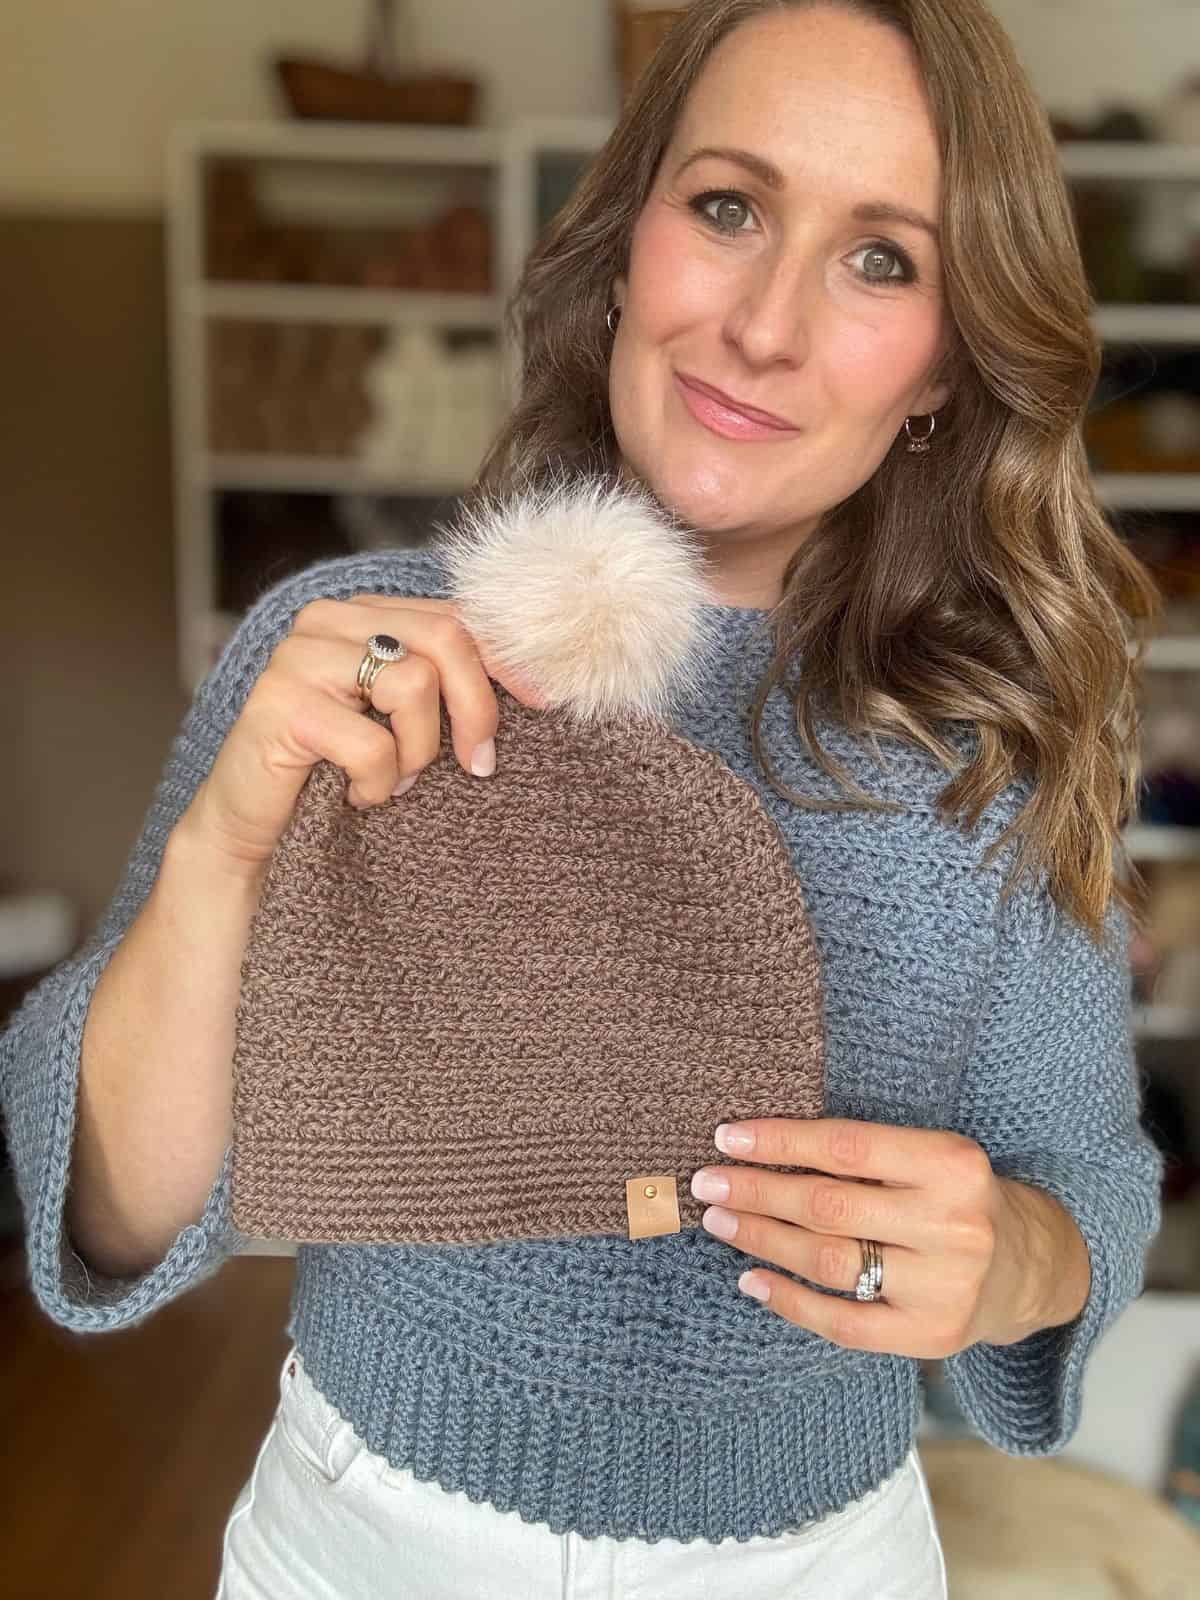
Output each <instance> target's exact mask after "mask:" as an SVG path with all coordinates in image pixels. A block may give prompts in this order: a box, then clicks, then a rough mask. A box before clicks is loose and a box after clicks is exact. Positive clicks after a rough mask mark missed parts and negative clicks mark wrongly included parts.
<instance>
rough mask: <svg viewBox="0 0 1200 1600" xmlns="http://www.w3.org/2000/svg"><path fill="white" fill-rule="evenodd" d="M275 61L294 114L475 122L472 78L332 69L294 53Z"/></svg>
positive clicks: (345, 118) (475, 85) (329, 119)
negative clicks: (386, 75) (386, 74)
mask: <svg viewBox="0 0 1200 1600" xmlns="http://www.w3.org/2000/svg"><path fill="white" fill-rule="evenodd" d="M274 65H275V71H276V73H277V74H278V76H279V81H280V83H281V84H282V85H283V92H284V94H285V95H286V96H287V100H288V104H289V105H290V106H291V108H292V111H293V113H294V114H295V115H296V116H297V117H307V118H317V119H320V120H322V121H327V122H422V123H454V124H457V125H462V124H464V123H471V122H474V120H475V107H476V99H477V96H478V92H479V85H478V83H477V82H476V81H475V80H474V79H473V78H455V77H451V76H450V75H449V74H448V73H437V72H423V73H418V74H414V75H413V76H412V77H384V76H382V74H380V73H377V72H370V71H368V70H366V69H365V68H361V67H336V66H333V65H332V64H331V63H329V62H325V61H312V60H308V59H305V58H301V57H296V56H278V57H276V59H275V63H274Z"/></svg>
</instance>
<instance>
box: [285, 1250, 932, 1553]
mask: <svg viewBox="0 0 1200 1600" xmlns="http://www.w3.org/2000/svg"><path fill="white" fill-rule="evenodd" d="M323 1255H324V1248H323V1247H320V1246H318V1247H315V1248H308V1249H304V1248H302V1249H301V1251H300V1254H299V1258H298V1261H297V1271H296V1281H295V1287H294V1289H293V1294H292V1305H291V1311H290V1315H289V1319H288V1324H287V1333H288V1335H289V1337H290V1338H291V1340H292V1342H293V1343H294V1344H295V1346H296V1347H297V1349H298V1350H299V1352H300V1355H301V1358H302V1360H303V1361H304V1363H305V1367H306V1370H307V1371H308V1373H309V1375H310V1376H311V1378H312V1380H313V1382H314V1383H315V1384H316V1385H317V1387H318V1389H319V1390H320V1391H321V1393H322V1394H323V1395H324V1396H325V1398H326V1399H327V1400H328V1401H329V1402H330V1404H331V1405H333V1406H334V1407H335V1408H336V1410H337V1411H338V1412H339V1413H340V1414H341V1415H342V1416H343V1417H344V1418H345V1419H346V1420H347V1421H348V1422H349V1423H350V1424H351V1425H352V1427H353V1428H354V1430H355V1432H356V1433H358V1435H359V1436H360V1437H361V1438H362V1439H363V1440H364V1441H365V1442H366V1444H367V1446H368V1448H369V1449H371V1450H373V1451H374V1452H375V1453H376V1454H377V1455H380V1456H382V1457H384V1458H385V1459H386V1460H387V1461H388V1463H389V1464H390V1465H391V1466H392V1467H395V1468H399V1469H408V1470H410V1471H412V1472H413V1473H414V1475H415V1476H416V1477H417V1478H419V1479H421V1480H423V1481H425V1482H429V1481H436V1482H437V1483H439V1484H440V1485H441V1487H442V1488H443V1489H446V1490H448V1491H450V1492H456V1491H463V1492H465V1493H466V1494H467V1495H468V1496H469V1498H470V1499H471V1500H473V1501H475V1502H477V1503H478V1502H481V1501H485V1500H486V1501H488V1502H489V1503H490V1504H491V1505H493V1506H494V1507H495V1508H496V1509H497V1510H499V1511H516V1512H517V1513H518V1514H519V1515H520V1516H521V1518H522V1519H523V1520H524V1521H526V1522H530V1523H541V1524H544V1525H545V1526H547V1527H548V1528H549V1529H550V1531H551V1532H552V1533H557V1534H563V1533H566V1532H568V1531H571V1530H573V1531H575V1532H576V1533H579V1534H580V1535H582V1536H583V1537H584V1538H587V1539H593V1538H597V1537H599V1536H601V1535H605V1536H607V1537H609V1538H613V1539H633V1538H636V1539H641V1540H644V1541H646V1542H648V1543H655V1542H657V1541H658V1540H659V1539H663V1538H671V1539H677V1540H679V1541H681V1542H682V1543H689V1542H691V1541H693V1540H696V1539H706V1540H708V1541H709V1542H710V1543H713V1544H717V1543H720V1542H721V1541H722V1540H725V1539H736V1540H739V1541H746V1540H748V1539H753V1538H758V1537H775V1536H777V1535H779V1534H783V1533H787V1532H794V1531H798V1530H799V1529H800V1528H802V1527H803V1526H804V1525H805V1524H808V1523H812V1522H814V1521H816V1520H819V1519H820V1518H822V1517H824V1516H827V1515H829V1514H830V1513H832V1512H835V1511H839V1510H841V1509H842V1508H843V1507H845V1506H847V1505H849V1504H850V1503H851V1502H852V1501H855V1500H859V1499H861V1498H862V1497H863V1496H864V1495H867V1494H869V1493H870V1492H871V1491H872V1490H874V1489H876V1488H877V1487H878V1486H879V1485H880V1484H881V1483H883V1481H884V1480H885V1479H886V1478H888V1477H890V1476H891V1475H892V1473H893V1472H895V1471H896V1470H898V1468H899V1467H900V1466H901V1465H902V1464H903V1462H904V1459H905V1457H906V1456H907V1454H908V1452H909V1450H910V1449H911V1447H912V1445H913V1442H914V1440H915V1436H916V1429H917V1423H918V1420H919V1416H920V1403H921V1396H920V1382H919V1374H918V1368H917V1364H916V1363H915V1362H912V1361H906V1360H903V1359H902V1358H899V1357H872V1358H864V1359H863V1360H861V1361H859V1362H855V1363H852V1364H850V1365H848V1366H839V1368H838V1370H837V1372H836V1373H835V1372H832V1371H831V1373H830V1375H829V1377H828V1378H826V1377H824V1376H814V1377H813V1378H812V1380H811V1381H809V1382H807V1383H805V1384H804V1385H803V1386H802V1387H801V1388H800V1389H798V1390H797V1391H796V1392H795V1393H794V1394H792V1395H787V1396H783V1397H780V1396H779V1395H778V1394H772V1393H769V1392H765V1393H764V1394H763V1396H762V1403H761V1406H760V1407H758V1408H756V1409H754V1410H752V1411H750V1412H749V1413H748V1414H745V1413H731V1412H724V1413H721V1412H716V1411H708V1412H689V1411H686V1410H682V1409H679V1410H663V1411H659V1410H655V1411H650V1410H648V1409H646V1408H645V1407H644V1406H638V1405H637V1404H636V1403H633V1402H630V1403H623V1402H622V1401H621V1400H620V1399H618V1398H617V1397H614V1396H612V1395H608V1394H603V1393H595V1392H592V1393H588V1392H586V1391H583V1390H567V1389H564V1388H563V1387H562V1386H561V1385H557V1384H554V1383H549V1382H544V1381H542V1382H539V1380H538V1379H537V1377H536V1376H535V1375H529V1376H526V1377H522V1376H520V1375H517V1374H514V1373H512V1372H511V1371H504V1370H502V1369H500V1368H498V1367H497V1366H496V1364H495V1363H494V1362H485V1361H482V1360H480V1359H478V1358H477V1357H474V1356H473V1355H472V1354H471V1353H470V1352H469V1351H464V1350H463V1349H461V1348H459V1347H457V1346H455V1345H454V1343H453V1342H452V1341H451V1340H449V1339H446V1340H439V1339H434V1338H431V1337H430V1335H429V1334H428V1332H427V1331H425V1330H421V1331H419V1332H418V1331H412V1332H411V1333H406V1329H405V1326H404V1317H403V1312H402V1310H397V1309H396V1308H394V1307H390V1306H385V1305H381V1304H378V1303H376V1302H373V1301H371V1300H370V1299H369V1298H367V1297H366V1296H363V1295H358V1294H355V1293H354V1291H353V1289H352V1288H351V1287H350V1286H348V1285H347V1284H346V1283H345V1282H344V1281H343V1280H342V1279H341V1277H340V1276H339V1275H338V1274H337V1273H336V1271H334V1270H333V1269H331V1267H330V1266H329V1265H327V1264H326V1263H325V1262H324V1261H323V1259H322V1258H323Z"/></svg>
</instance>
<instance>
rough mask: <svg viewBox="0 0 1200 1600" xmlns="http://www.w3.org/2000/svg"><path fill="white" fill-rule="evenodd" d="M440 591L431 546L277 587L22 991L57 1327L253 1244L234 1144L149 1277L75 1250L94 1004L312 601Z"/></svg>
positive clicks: (43, 1280)
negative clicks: (73, 1210)
mask: <svg viewBox="0 0 1200 1600" xmlns="http://www.w3.org/2000/svg"><path fill="white" fill-rule="evenodd" d="M443 592H444V591H443V589H442V586H441V578H440V574H439V572H438V570H437V568H436V565H433V566H431V565H430V558H429V556H428V554H427V553H426V550H425V549H424V548H423V547H416V548H414V549H411V550H393V551H388V552H386V553H380V554H377V555H371V556H364V557H349V558H346V557H339V558H334V559H333V560H331V561H323V562H317V563H315V564H314V565H312V566H310V567H308V568H306V569H305V570H304V571H303V572H301V573H299V574H293V575H291V576H290V577H288V578H285V579H283V580H281V581H280V582H278V583H276V584H275V585H274V586H273V587H272V588H270V589H268V590H267V591H266V593H264V594H263V595H262V596H261V597H260V598H259V599H258V600H257V601H256V602H255V604H254V605H253V606H252V607H251V608H250V609H249V611H248V612H247V613H246V615H245V616H244V617H243V618H242V620H241V622H240V623H239V625H238V627H237V629H236V630H235V632H234V635H233V637H232V638H231V639H230V640H229V641H228V642H227V643H226V645H225V648H224V650H223V651H222V653H221V656H220V659H219V660H218V661H217V662H216V664H215V665H214V666H213V667H212V669H211V670H210V671H209V673H208V674H207V676H206V677H205V679H204V681H203V682H202V683H201V684H200V686H199V687H198V688H197V690H196V691H195V694H194V695H193V697H192V701H191V704H190V706H189V707H188V710H187V712H186V713H185V715H184V718H183V721H182V723H181V725H180V727H179V730H178V732H177V733H176V735H175V737H174V739H173V741H172V744H171V747H170V750H169V752H168V755H167V760H166V763H165V766H164V768H163V771H162V774H161V776H160V778H159V780H158V784H157V787H156V789H155V792H154V795H153V798H152V801H151V804H150V808H149V810H148V811H147V813H146V816H145V818H144V819H143V822H142V826H141V830H140V832H139V834H138V837H137V839H136V842H135V843H134V846H133V849H132V851H131V853H130V855H129V858H128V860H127V861H126V864H125V867H124V870H123V872H122V874H121V877H120V880H119V883H118V885H117V888H116V890H115V892H114V894H113V897H112V899H111V900H110V902H109V904H108V906H107V908H106V909H105V911H104V912H103V914H102V915H101V917H100V919H99V921H98V922H97V924H96V926H95V927H94V928H93V929H92V931H91V933H90V934H89V935H88V937H87V938H86V939H85V941H84V942H83V944H82V945H81V946H80V947H79V948H78V949H77V950H76V951H75V952H74V954H72V955H71V956H70V957H68V958H67V959H66V960H65V961H63V962H61V963H60V964H59V965H58V966H57V967H55V968H54V969H53V970H52V971H51V972H49V973H47V974H46V976H45V977H43V978H42V979H41V980H40V982H39V983H38V984H36V985H35V986H34V987H33V988H32V989H31V990H30V991H29V993H28V994H26V995H25V997H24V999H23V1000H22V1003H21V1005H20V1006H19V1007H18V1008H17V1011H16V1013H15V1014H14V1015H13V1016H12V1017H11V1018H10V1019H9V1022H8V1024H7V1026H6V1027H5V1029H4V1031H3V1033H0V1110H3V1113H4V1120H5V1128H6V1137H7V1142H8V1146H9V1154H10V1158H11V1162H12V1166H13V1173H14V1177H15V1181H16V1188H17V1195H18V1199H19V1201H20V1205H21V1210H22V1213H23V1219H24V1228H25V1246H26V1257H27V1261H28V1271H29V1277H30V1284H31V1288H32V1292H33V1294H34V1297H35V1299H36V1301H37V1303H38V1305H39V1306H40V1307H41V1309H42V1310H43V1311H44V1312H45V1313H46V1315H47V1316H48V1317H49V1318H50V1319H51V1320H52V1321H53V1322H55V1323H57V1324H59V1325H60V1326H62V1327H64V1328H67V1329H69V1330H71V1331H72V1332H76V1333H105V1332H109V1331H113V1330H116V1329H118V1328H124V1327H129V1326H131V1325H133V1324H136V1323H138V1322H140V1321H142V1320H144V1319H145V1318H146V1317H148V1316H149V1315H151V1314H152V1313H153V1312H154V1311H156V1310H158V1309H159V1308H160V1307H162V1306H164V1305H166V1304H167V1303H168V1302H169V1301H171V1300H173V1299H175V1298H177V1297H178V1296H179V1295H181V1294H182V1293H184V1292H185V1291H186V1290H187V1289H189V1288H192V1287H193V1286H195V1285H197V1284H199V1283H200V1282H202V1281H203V1280H204V1279H206V1278H209V1277H211V1276H212V1275H213V1274H214V1273H215V1272H216V1271H217V1270H218V1269H219V1268H220V1267H221V1266H222V1264H223V1263H224V1262H225V1261H226V1260H227V1259H228V1258H229V1257H230V1256H231V1255H234V1254H236V1253H237V1252H238V1250H240V1249H242V1248H243V1247H244V1246H245V1243H246V1236H245V1235H243V1234H241V1233H240V1232H239V1231H238V1230H237V1229H236V1228H235V1227H234V1226H233V1224H232V1222H231V1220H230V1215H229V1180H230V1174H231V1165H232V1154H233V1146H232V1144H231V1145H229V1146H228V1147H227V1148H226V1150H225V1153H224V1157H223V1160H222V1164H221V1168H220V1171H219V1172H218V1174H217V1176H216V1178H215V1179H214V1182H213V1186H212V1188H211V1190H210V1192H209V1195H208V1198H207V1201H206V1202H205V1205H204V1207H203V1210H202V1213H201V1215H200V1217H199V1218H198V1219H197V1221H196V1222H194V1223H192V1224H191V1225H189V1226H187V1227H185V1228H183V1229H182V1230H181V1232H180V1233H179V1234H178V1235H177V1237H176V1238H175V1240H174V1242H173V1243H172V1244H171V1246H170V1248H169V1249H168V1251H167V1254H166V1255H165V1256H164V1258H163V1259H162V1260H161V1261H159V1262H158V1263H157V1264H156V1265H155V1266H154V1267H153V1268H152V1269H151V1270H150V1271H149V1272H147V1273H145V1274H143V1275H141V1276H138V1277H122V1278H111V1277H107V1276H105V1275H103V1274H102V1273H99V1272H97V1271H95V1270H93V1269H92V1268H91V1267H90V1266H89V1265H88V1264H86V1263H85V1262H84V1260H83V1259H82V1257H81V1256H80V1255H79V1254H78V1252H77V1251H76V1250H75V1249H74V1248H73V1244H72V1241H71V1239H70V1237H69V1235H68V1233H67V1230H66V1227H65V1222H64V1213H65V1207H66V1196H67V1187H68V1182H69V1175H70V1167H71V1157H72V1150H73V1144H74V1136H75V1122H76V1113H77V1108H78V1087H79V1061H80V1048H81V1041H82V1037H83V1030H84V1024H85V1022H86V1019H87V1013H88V1007H89V1005H90V1004H91V999H92V995H93V994H94V992H95V989H96V985H97V984H98V982H99V981H100V977H101V975H102V973H103V972H104V970H105V968H106V967H107V966H108V963H109V961H110V959H111V958H112V955H113V952H114V951H115V950H116V948H117V946H118V944H119V943H120V942H121V939H122V938H123V937H124V934H125V932H126V930H127V929H128V927H129V926H130V924H131V923H132V921H133V920H134V918H135V917H136V915H137V913H138V911H139V910H140V908H141V906H142V905H143V903H144V902H145V900H146V898H147V896H148V894H149V892H150V889H151V888H152V886H153V884H154V881H155V878H156V877H157V874H158V870H159V866H160V864H161V861H162V856H163V851H164V848H165V845H166V841H167V837H168V835H169V834H170V832H171V830H172V829H173V828H174V826H175V824H176V822H177V821H178V820H179V818H180V816H181V815H182V813H183V812H184V811H185V810H186V809H187V806H188V804H189V803H190V801H191V798H192V796H193V795H194V793H195V791H196V789H197V788H198V787H199V785H200V783H201V782H202V781H203V779H204V778H205V777H206V776H207V774H208V772H209V771H210V770H211V768H212V765H213V763H214V761H215V760H216V757H217V754H218V751H219V750H220V747H221V745H222V743H223V741H224V739H225V736H226V734H227V732H228V730H229V728H230V727H231V726H232V724H233V723H234V721H235V720H236V718H237V716H238V715H239V713H240V711H241V709H242V706H243V705H244V703H245V701H246V699H247V698H248V696H249V693H250V690H251V688H252V687H253V685H254V682H255V681H256V679H257V678H258V676H259V675H260V673H261V672H262V670H263V668H264V667H265V665H266V663H267V661H268V660H269V659H270V656H271V653H272V651H273V650H274V647H275V645H276V644H277V643H278V641H279V640H280V639H281V638H282V637H283V636H284V635H285V634H286V633H287V632H288V631H289V629H290V627H291V622H292V618H293V617H294V615H295V613H296V611H297V610H299V609H300V607H301V606H302V605H304V604H305V603H306V602H307V601H308V600H310V599H312V598H315V597H316V596H317V595H322V594H325V595H329V596H331V597H332V598H338V599H341V598H347V597H349V596H350V595H352V594H355V593H391V594H433V595H439V594H441V593H443Z"/></svg>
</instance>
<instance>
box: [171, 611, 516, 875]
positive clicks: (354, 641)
mask: <svg viewBox="0 0 1200 1600" xmlns="http://www.w3.org/2000/svg"><path fill="white" fill-rule="evenodd" d="M373 633H391V634H393V635H394V636H395V637H396V638H398V639H400V640H401V641H402V642H403V643H404V644H405V645H407V646H408V651H409V653H408V655H407V656H405V657H403V659H401V660H400V661H393V662H389V663H388V664H387V666H385V667H384V668H383V669H382V670H381V671H380V672H379V674H378V675H377V677H376V678H375V681H374V683H373V685H372V688H371V704H372V705H373V706H374V707H375V709H376V710H377V711H380V712H383V713H384V714H385V715H387V716H388V717H389V718H390V720H391V726H390V728H389V727H386V726H384V725H383V724H382V723H379V722H376V721H374V720H373V719H372V718H370V717H368V716H366V715H365V713H366V709H367V708H366V705H365V704H364V702H363V701H362V700H361V699H360V697H359V694H358V690H357V687H356V680H357V676H358V667H359V663H360V662H361V660H362V658H363V654H364V651H365V649H366V642H367V640H368V639H369V638H370V636H371V635H372V634H373ZM489 677H494V678H496V679H497V680H498V681H499V682H500V683H502V684H503V685H504V687H505V688H506V689H508V690H509V692H510V693H511V694H512V695H513V696H514V698H515V699H518V700H520V701H522V703H523V704H525V705H531V706H537V707H539V708H540V707H541V705H542V702H541V701H539V700H538V699H537V698H536V697H535V696H534V695H533V694H532V693H531V692H530V691H529V690H528V689H526V688H524V687H523V686H522V685H520V684H518V683H516V682H514V681H511V680H510V679H509V678H508V677H506V676H502V675H501V673H500V672H499V671H490V670H489V664H488V663H487V662H486V661H485V660H484V659H483V658H482V657H481V655H480V653H479V651H478V649H477V647H476V645H475V643H474V640H473V639H472V637H471V635H470V634H469V633H468V632H467V629H466V627H465V626H464V624H463V623H462V621H461V620H460V619H459V617H458V615H457V612H456V609H455V606H454V604H453V602H452V601H449V600H432V599H423V598H408V597H396V596H392V595H377V594H359V595H354V596H353V597H352V598H351V599H348V600H333V599H329V598H325V597H322V598H320V599H316V600H310V601H309V602H308V604H307V605H305V606H302V607H301V608H300V610H299V611H297V613H296V615H295V617H294V618H293V619H292V626H291V631H290V632H289V633H288V634H287V635H286V636H285V637H284V638H283V639H281V640H280V641H279V643H278V644H277V645H276V646H275V649H274V651H273V652H272V654H271V658H270V660H269V661H268V662H267V665H266V666H265V667H264V669H263V671H262V672H261V673H260V674H259V676H258V678H257V680H256V681H255V683H254V686H253V688H252V689H251V691H250V693H249V695H248V697H247V699H246V702H245V704H244V705H243V707H242V710H241V713H240V714H239V716H238V718H237V720H236V721H235V722H234V724H233V726H232V727H231V728H230V730H229V732H228V734H227V735H226V737H225V741H224V743H223V744H222V746H221V749H220V750H219V751H218V753H217V759H216V761H215V762H214V764H213V767H212V770H211V771H210V772H209V774H208V776H207V778H206V779H205V780H204V782H203V783H201V784H200V786H199V787H198V789H197V790H196V793H195V795H193V797H192V802H191V804H190V806H189V807H188V809H187V811H186V812H185V813H184V815H183V817H181V818H180V821H179V823H178V824H177V826H178V827H180V828H181V829H183V830H184V831H185V832H186V833H187V834H188V835H189V837H198V838H200V839H202V840H203V841H204V842H205V844H206V846H208V847H209V849H210V850H214V851H215V859H217V860H219V861H221V862H222V863H227V864H229V865H231V866H233V867H235V868H236V869H237V870H239V871H244V872H246V873H248V874H251V875H258V874H261V872H262V870H263V869H264V867H265V864H266V862H267V861H268V860H269V858H270V856H271V853H272V851H273V850H274V848H275V845H276V844H277V842H278V840H279V838H280V836H281V834H282V833H283V830H284V828H285V827H286V826H287V822H288V819H289V817H290V816H291V814H292V811H293V809H294V808H295V804H296V799H297V797H298V795H299V793H300V790H301V789H302V788H303V787H304V782H305V779H306V778H307V776H308V773H309V771H310V769H311V768H312V767H314V766H315V765H316V763H317V762H318V761H321V760H327V761H332V762H333V763H335V764H336V765H337V766H339V767H341V768H343V769H344V771H345V772H346V773H347V775H348V777H349V779H350V783H349V786H348V789H347V796H346V798H347V800H348V801H349V803H350V804H351V805H354V806H357V807H359V808H365V807H367V806H377V805H382V804H383V803H384V801H386V800H388V799H389V798H390V797H391V796H392V795H393V794H394V793H395V792H396V791H397V787H398V786H400V785H403V784H404V783H405V782H406V780H407V783H408V785H409V786H411V784H412V783H414V782H415V781H416V779H417V777H418V776H419V774H420V773H421V771H422V769H423V768H425V767H427V766H428V765H429V764H430V762H432V761H434V760H436V758H437V755H438V752H439V750H440V748H441V702H442V700H443V699H444V700H445V702H446V710H447V712H448V714H449V717H450V724H451V730H452V737H453V744H454V753H455V755H456V756H457V758H458V760H459V762H460V763H461V764H462V766H463V768H464V770H465V771H467V772H471V773H473V774H474V775H475V776H476V777H481V778H482V777H487V776H490V773H491V771H492V769H493V768H494V766H495V746H494V743H493V740H494V736H495V734H496V731H497V727H498V723H499V715H500V708H499V702H498V701H497V698H496V693H495V690H494V689H493V688H492V686H491V683H490V682H489Z"/></svg>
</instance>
